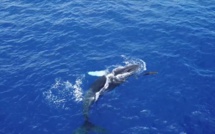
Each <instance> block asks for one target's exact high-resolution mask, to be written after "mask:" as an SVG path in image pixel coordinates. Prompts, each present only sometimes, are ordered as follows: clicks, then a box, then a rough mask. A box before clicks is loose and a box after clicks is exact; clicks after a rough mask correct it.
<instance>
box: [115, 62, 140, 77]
mask: <svg viewBox="0 0 215 134" xmlns="http://www.w3.org/2000/svg"><path fill="white" fill-rule="evenodd" d="M139 67H140V66H139V65H137V64H132V65H127V66H124V67H119V68H116V69H114V70H113V72H114V75H119V74H125V73H126V74H130V75H132V74H134V73H135V72H137V71H138V69H139Z"/></svg>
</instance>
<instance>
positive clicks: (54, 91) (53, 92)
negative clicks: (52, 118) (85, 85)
mask: <svg viewBox="0 0 215 134" xmlns="http://www.w3.org/2000/svg"><path fill="white" fill-rule="evenodd" d="M82 79H83V77H78V78H77V79H76V80H75V82H74V84H73V83H71V82H69V81H68V80H67V81H63V80H61V79H56V80H55V83H54V84H53V85H52V87H51V88H50V89H49V90H47V91H44V92H43V96H44V97H45V100H46V101H47V102H48V104H50V105H51V106H54V107H56V108H62V109H65V110H66V109H69V104H71V103H72V102H74V101H75V102H81V101H82V100H83V92H82V88H81V85H82Z"/></svg>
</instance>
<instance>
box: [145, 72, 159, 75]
mask: <svg viewBox="0 0 215 134" xmlns="http://www.w3.org/2000/svg"><path fill="white" fill-rule="evenodd" d="M153 74H158V72H145V73H144V74H143V75H153Z"/></svg>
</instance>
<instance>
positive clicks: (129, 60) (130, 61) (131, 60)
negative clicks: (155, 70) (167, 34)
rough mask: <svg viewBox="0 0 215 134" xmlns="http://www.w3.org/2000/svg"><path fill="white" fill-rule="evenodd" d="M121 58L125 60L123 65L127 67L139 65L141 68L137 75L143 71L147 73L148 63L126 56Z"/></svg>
mask: <svg viewBox="0 0 215 134" xmlns="http://www.w3.org/2000/svg"><path fill="white" fill-rule="evenodd" d="M121 57H122V58H123V59H124V61H123V63H124V64H126V65H131V64H138V65H139V66H140V68H139V69H138V71H137V73H142V72H143V71H146V70H147V68H146V62H145V61H143V60H142V59H139V58H133V57H129V56H125V55H121Z"/></svg>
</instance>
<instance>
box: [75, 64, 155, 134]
mask: <svg viewBox="0 0 215 134" xmlns="http://www.w3.org/2000/svg"><path fill="white" fill-rule="evenodd" d="M140 69H141V68H140V65H138V64H131V65H126V66H122V67H118V68H115V69H113V70H112V72H110V73H108V74H106V75H104V76H101V77H100V78H98V79H97V80H96V81H95V82H94V83H92V85H91V86H90V89H89V90H88V91H87V92H86V94H85V97H84V100H83V115H84V118H85V121H84V123H83V125H82V126H81V127H80V128H78V129H77V130H76V131H75V132H74V133H75V134H87V133H88V132H89V131H94V132H97V133H98V132H105V130H104V129H103V128H101V127H98V126H95V125H94V124H92V123H91V122H90V121H89V110H90V107H91V106H92V105H93V104H94V103H95V102H96V101H97V100H98V99H99V97H100V96H102V95H103V94H104V93H105V92H108V91H111V90H113V89H114V88H115V87H117V86H119V85H120V84H122V83H123V82H125V81H126V79H128V78H129V77H130V76H132V75H134V74H135V73H136V72H138V70H140ZM148 74H149V73H148ZM148 74H147V75H148ZM150 74H153V72H152V73H150Z"/></svg>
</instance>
